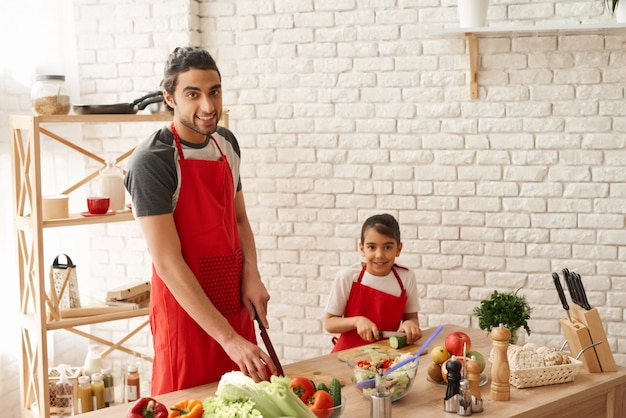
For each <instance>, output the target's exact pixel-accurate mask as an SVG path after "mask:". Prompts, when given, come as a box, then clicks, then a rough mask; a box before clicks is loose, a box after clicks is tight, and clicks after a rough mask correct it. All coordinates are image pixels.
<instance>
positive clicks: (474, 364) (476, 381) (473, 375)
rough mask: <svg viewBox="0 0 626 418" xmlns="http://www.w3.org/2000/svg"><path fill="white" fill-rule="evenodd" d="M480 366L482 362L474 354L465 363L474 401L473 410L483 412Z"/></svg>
mask: <svg viewBox="0 0 626 418" xmlns="http://www.w3.org/2000/svg"><path fill="white" fill-rule="evenodd" d="M480 367H481V366H480V363H479V362H478V361H477V360H476V357H474V356H472V358H471V359H469V360H467V361H466V363H465V368H466V370H467V380H468V382H469V391H470V395H471V401H472V412H482V410H483V398H482V395H481V394H480Z"/></svg>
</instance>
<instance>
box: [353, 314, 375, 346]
mask: <svg viewBox="0 0 626 418" xmlns="http://www.w3.org/2000/svg"><path fill="white" fill-rule="evenodd" d="M355 322H356V332H357V333H358V334H359V336H360V337H361V338H363V339H364V340H365V341H376V340H378V339H380V333H379V331H378V327H377V326H376V324H375V323H373V322H372V321H370V320H369V319H367V318H366V317H364V316H358V317H356V321H355Z"/></svg>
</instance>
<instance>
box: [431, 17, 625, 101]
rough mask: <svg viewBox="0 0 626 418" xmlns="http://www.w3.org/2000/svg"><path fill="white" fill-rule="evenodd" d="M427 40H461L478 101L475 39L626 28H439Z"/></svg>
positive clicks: (620, 31) (598, 32) (618, 25)
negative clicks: (466, 47)
mask: <svg viewBox="0 0 626 418" xmlns="http://www.w3.org/2000/svg"><path fill="white" fill-rule="evenodd" d="M422 34H423V35H425V36H427V37H431V38H432V37H438V38H459V37H462V36H463V37H465V38H466V39H467V43H468V49H469V67H470V77H469V85H470V86H469V87H470V97H471V98H472V99H477V98H478V39H479V38H522V37H537V36H575V35H602V36H607V35H620V36H626V24H624V23H606V24H580V25H562V26H497V27H489V26H488V27H480V28H439V29H424V30H423V31H422Z"/></svg>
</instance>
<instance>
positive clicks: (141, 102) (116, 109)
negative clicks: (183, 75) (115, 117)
mask: <svg viewBox="0 0 626 418" xmlns="http://www.w3.org/2000/svg"><path fill="white" fill-rule="evenodd" d="M162 101H163V92H162V91H161V90H156V91H153V92H150V93H148V94H145V95H143V96H141V97H140V98H138V99H136V100H133V101H132V102H130V103H117V104H108V105H82V104H78V105H74V106H73V108H74V112H75V113H77V114H79V115H100V114H133V113H137V111H138V110H143V109H145V108H146V106H148V105H149V104H151V103H159V102H162Z"/></svg>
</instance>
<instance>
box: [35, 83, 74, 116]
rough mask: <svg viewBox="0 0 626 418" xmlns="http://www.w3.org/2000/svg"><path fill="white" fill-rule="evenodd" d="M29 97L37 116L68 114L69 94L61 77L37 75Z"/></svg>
mask: <svg viewBox="0 0 626 418" xmlns="http://www.w3.org/2000/svg"><path fill="white" fill-rule="evenodd" d="M30 97H31V101H32V106H33V112H35V114H37V115H67V114H68V113H70V93H69V89H68V87H67V84H65V76H63V75H38V76H37V78H36V82H35V84H33V87H32V88H31V91H30Z"/></svg>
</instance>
